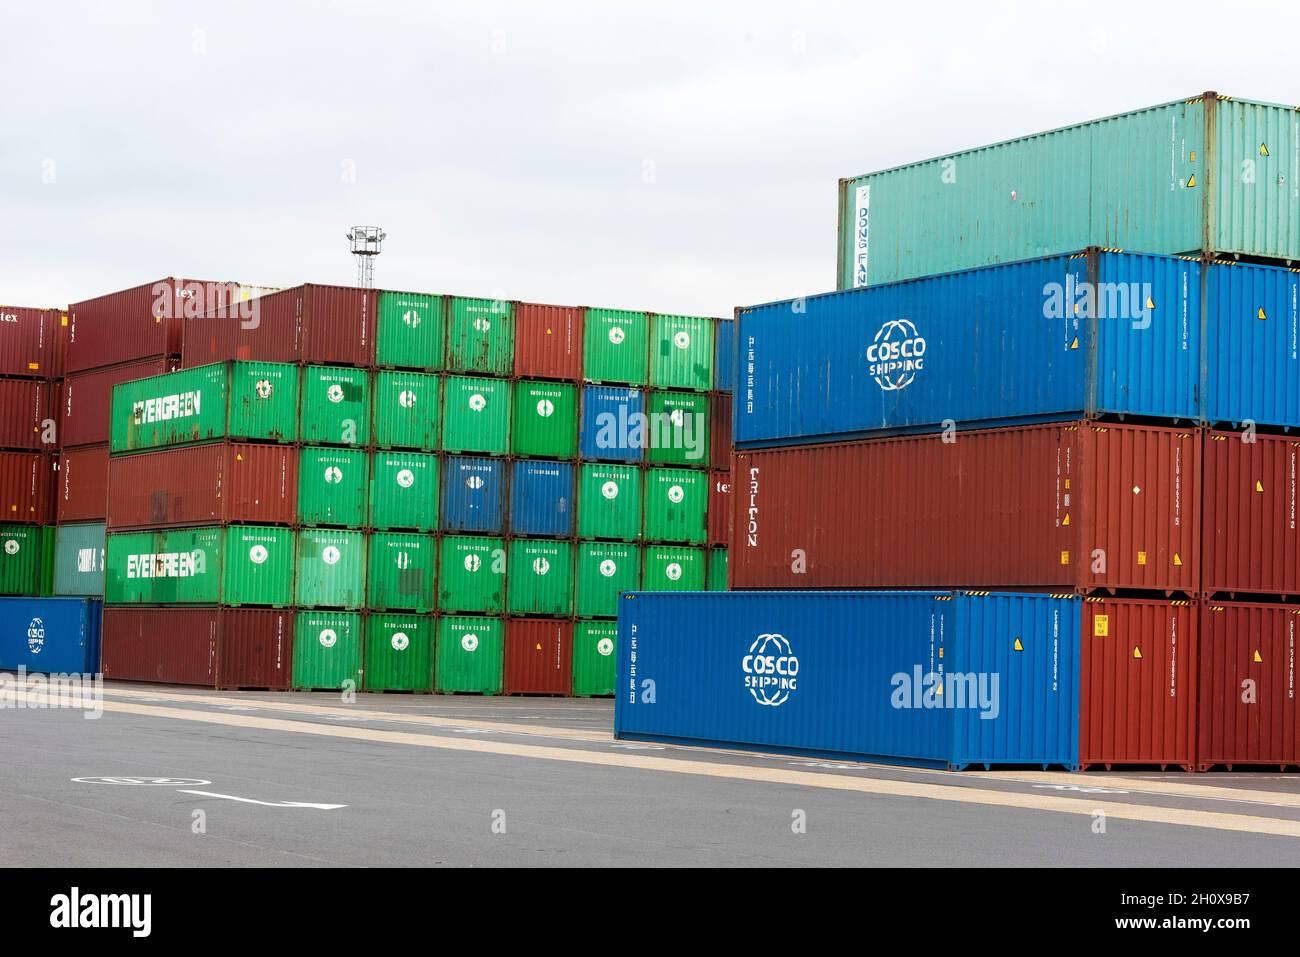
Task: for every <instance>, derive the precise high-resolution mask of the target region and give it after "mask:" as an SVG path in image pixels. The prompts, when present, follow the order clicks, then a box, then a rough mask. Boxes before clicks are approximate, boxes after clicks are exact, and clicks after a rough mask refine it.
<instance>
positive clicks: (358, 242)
mask: <svg viewBox="0 0 1300 957" xmlns="http://www.w3.org/2000/svg"><path fill="white" fill-rule="evenodd" d="M387 235H388V234H387V233H385V232H384V231H383V230H382V229H380V228H379V227H378V226H353V227H352V228H351V229H350V230H348V242H350V243H352V255H354V256H356V257H357V285H358V286H360V287H361V288H362V289H370V288H372V287H373V286H374V285H375V257H376V256H378V255H379V254H380V253H381V252H383V249H384V238H385V237H386V236H387Z"/></svg>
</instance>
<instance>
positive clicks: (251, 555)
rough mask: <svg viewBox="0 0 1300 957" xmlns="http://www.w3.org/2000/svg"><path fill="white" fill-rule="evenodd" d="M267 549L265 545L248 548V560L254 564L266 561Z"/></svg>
mask: <svg viewBox="0 0 1300 957" xmlns="http://www.w3.org/2000/svg"><path fill="white" fill-rule="evenodd" d="M266 556H267V551H266V546H265V545H254V546H253V547H252V548H250V549H249V550H248V560H249V561H251V562H252V563H253V564H254V565H260V564H262V562H264V561H266Z"/></svg>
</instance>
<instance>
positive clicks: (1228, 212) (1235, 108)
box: [1207, 97, 1300, 261]
mask: <svg viewBox="0 0 1300 957" xmlns="http://www.w3.org/2000/svg"><path fill="white" fill-rule="evenodd" d="M1213 124H1214V144H1215V150H1216V154H1217V155H1215V156H1214V157H1212V158H1213V159H1214V160H1215V161H1216V163H1215V170H1214V176H1213V178H1212V180H1211V183H1210V185H1211V186H1212V187H1213V190H1214V193H1213V195H1212V196H1207V201H1208V202H1210V203H1211V204H1212V205H1211V213H1210V226H1211V235H1212V236H1213V237H1214V238H1213V240H1212V242H1211V243H1210V247H1211V248H1212V249H1213V250H1215V251H1217V252H1226V253H1241V254H1245V255H1250V256H1266V257H1268V258H1270V259H1288V260H1292V261H1294V260H1296V259H1298V258H1300V107H1295V106H1280V105H1275V104H1270V103H1252V102H1250V101H1247V100H1234V99H1232V98H1229V97H1220V98H1218V100H1217V102H1216V104H1215V115H1214V120H1213Z"/></svg>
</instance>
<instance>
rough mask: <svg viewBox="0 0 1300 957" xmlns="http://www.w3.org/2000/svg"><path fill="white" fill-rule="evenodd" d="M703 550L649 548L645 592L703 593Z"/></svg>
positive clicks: (659, 546) (644, 584) (644, 583)
mask: <svg viewBox="0 0 1300 957" xmlns="http://www.w3.org/2000/svg"><path fill="white" fill-rule="evenodd" d="M704 565H705V561H704V549H702V548H681V547H677V546H673V545H649V546H647V547H646V550H645V571H644V572H643V573H642V576H641V589H642V590H643V591H704V580H705V568H704Z"/></svg>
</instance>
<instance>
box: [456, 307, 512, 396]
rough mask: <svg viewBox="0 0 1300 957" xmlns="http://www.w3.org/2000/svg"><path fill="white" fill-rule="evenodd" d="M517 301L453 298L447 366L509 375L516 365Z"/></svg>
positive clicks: (460, 370)
mask: <svg viewBox="0 0 1300 957" xmlns="http://www.w3.org/2000/svg"><path fill="white" fill-rule="evenodd" d="M514 356H515V304H514V303H513V302H504V301H500V300H493V299H466V298H463V297H460V296H457V297H456V298H454V299H452V300H451V306H450V314H449V315H448V317H447V368H448V369H449V370H450V371H452V372H485V373H489V374H491V375H499V376H508V375H510V373H511V371H512V369H513V367H514Z"/></svg>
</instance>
